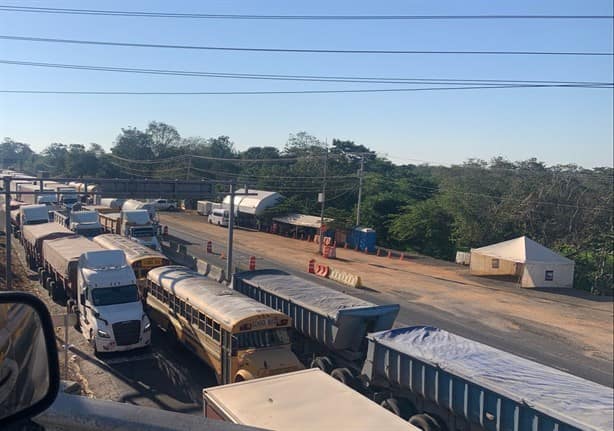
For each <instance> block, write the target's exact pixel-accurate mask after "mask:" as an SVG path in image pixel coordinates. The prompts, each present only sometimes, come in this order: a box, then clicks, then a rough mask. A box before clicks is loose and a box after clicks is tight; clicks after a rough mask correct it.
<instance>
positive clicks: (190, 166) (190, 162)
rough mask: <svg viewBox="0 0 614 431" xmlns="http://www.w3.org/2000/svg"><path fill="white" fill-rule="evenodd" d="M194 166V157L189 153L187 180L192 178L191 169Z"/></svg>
mask: <svg viewBox="0 0 614 431" xmlns="http://www.w3.org/2000/svg"><path fill="white" fill-rule="evenodd" d="M191 168H192V157H190V155H188V170H187V171H186V173H185V180H186V181H188V180H189V179H190V169H191Z"/></svg>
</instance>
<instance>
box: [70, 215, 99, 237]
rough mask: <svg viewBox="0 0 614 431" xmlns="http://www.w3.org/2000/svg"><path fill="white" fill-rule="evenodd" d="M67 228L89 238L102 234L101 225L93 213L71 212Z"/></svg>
mask: <svg viewBox="0 0 614 431" xmlns="http://www.w3.org/2000/svg"><path fill="white" fill-rule="evenodd" d="M69 220H70V221H69V223H68V228H69V229H70V230H72V231H73V232H75V233H77V234H79V235H83V236H85V237H88V238H91V237H94V236H96V235H100V234H101V233H102V225H101V224H100V222H99V221H98V214H97V213H96V212H95V211H71V212H70V218H69Z"/></svg>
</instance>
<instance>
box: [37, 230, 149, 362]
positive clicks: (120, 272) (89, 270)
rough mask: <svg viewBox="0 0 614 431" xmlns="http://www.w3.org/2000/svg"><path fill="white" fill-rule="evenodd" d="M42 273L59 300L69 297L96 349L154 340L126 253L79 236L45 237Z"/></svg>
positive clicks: (135, 345) (128, 346)
mask: <svg viewBox="0 0 614 431" xmlns="http://www.w3.org/2000/svg"><path fill="white" fill-rule="evenodd" d="M40 276H41V279H42V281H43V287H44V288H45V289H46V290H48V291H49V294H50V295H51V296H52V297H53V299H54V300H61V299H67V300H68V301H67V308H68V309H69V311H72V312H75V313H76V314H77V321H78V324H77V326H78V329H79V330H80V331H81V333H82V334H83V336H84V337H85V338H86V339H87V340H88V341H89V342H90V343H91V345H92V347H93V348H94V352H95V353H99V352H116V351H126V350H132V349H137V348H142V347H146V346H148V345H149V344H150V341H151V323H150V322H149V318H148V317H147V315H146V314H145V313H144V311H143V305H142V302H141V300H140V297H139V294H138V289H137V286H136V277H135V276H134V272H133V271H132V268H131V267H130V266H129V265H128V263H127V262H126V256H125V255H124V252H123V251H121V250H105V249H103V248H102V247H100V246H99V245H97V244H96V243H94V242H92V241H90V240H88V239H86V238H84V237H81V236H76V235H75V236H72V237H66V238H59V239H54V240H45V241H44V242H43V266H42V268H41V269H40Z"/></svg>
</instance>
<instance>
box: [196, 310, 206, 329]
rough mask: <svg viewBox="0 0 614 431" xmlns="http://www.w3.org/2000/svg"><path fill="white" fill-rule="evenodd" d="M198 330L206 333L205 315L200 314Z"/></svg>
mask: <svg viewBox="0 0 614 431" xmlns="http://www.w3.org/2000/svg"><path fill="white" fill-rule="evenodd" d="M198 329H200V330H201V331H203V332H205V315H204V314H203V313H198Z"/></svg>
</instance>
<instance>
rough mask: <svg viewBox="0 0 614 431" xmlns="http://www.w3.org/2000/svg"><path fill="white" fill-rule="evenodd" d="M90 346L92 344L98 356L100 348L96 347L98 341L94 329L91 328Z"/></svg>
mask: <svg viewBox="0 0 614 431" xmlns="http://www.w3.org/2000/svg"><path fill="white" fill-rule="evenodd" d="M88 341H89V343H90V346H92V350H94V356H96V357H98V349H97V348H96V341H94V330H93V329H90V338H89V340H88Z"/></svg>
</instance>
